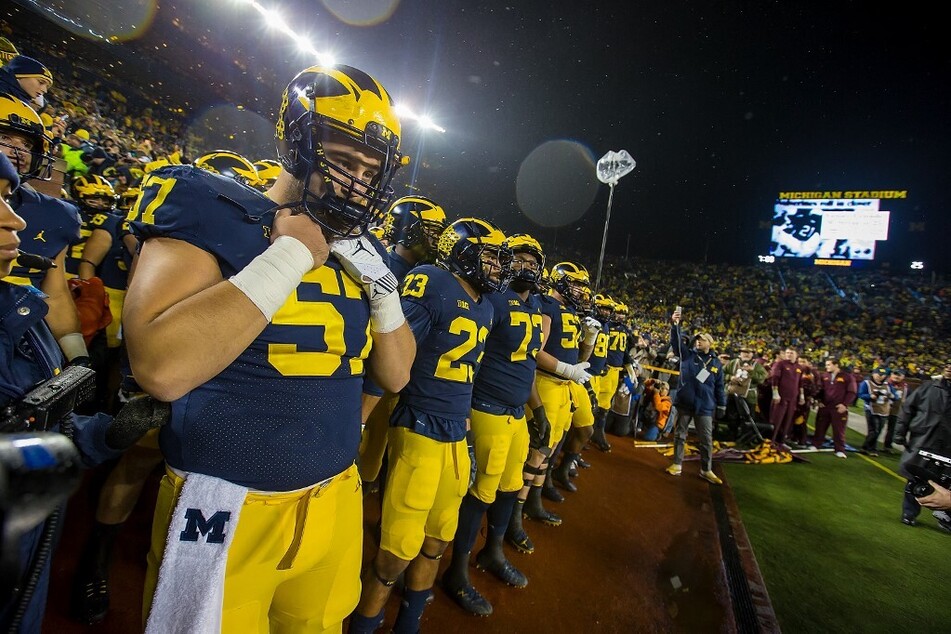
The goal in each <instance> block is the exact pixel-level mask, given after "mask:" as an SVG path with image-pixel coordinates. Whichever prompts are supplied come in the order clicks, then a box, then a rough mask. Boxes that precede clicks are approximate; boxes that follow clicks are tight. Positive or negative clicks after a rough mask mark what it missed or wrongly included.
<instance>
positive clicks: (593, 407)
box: [584, 381, 598, 413]
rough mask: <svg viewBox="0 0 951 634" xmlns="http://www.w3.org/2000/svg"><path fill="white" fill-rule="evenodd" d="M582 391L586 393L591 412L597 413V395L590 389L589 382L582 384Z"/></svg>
mask: <svg viewBox="0 0 951 634" xmlns="http://www.w3.org/2000/svg"><path fill="white" fill-rule="evenodd" d="M584 389H585V390H587V392H588V400H589V401H591V411H592V412H595V413H597V411H598V394H597V392H595V391H594V388H593V387H591V382H590V381H587V382H585V384H584Z"/></svg>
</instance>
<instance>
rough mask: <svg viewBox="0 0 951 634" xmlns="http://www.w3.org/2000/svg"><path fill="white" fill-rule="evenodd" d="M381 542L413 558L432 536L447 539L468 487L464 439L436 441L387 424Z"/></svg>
mask: <svg viewBox="0 0 951 634" xmlns="http://www.w3.org/2000/svg"><path fill="white" fill-rule="evenodd" d="M388 441H389V449H388V452H389V453H388V454H387V456H388V461H389V462H388V469H389V476H388V477H387V480H386V490H385V492H384V494H383V523H382V527H381V535H380V548H381V549H383V550H385V551H387V552H389V553H392V554H393V555H396V556H397V557H399V558H400V559H403V560H405V561H412V560H413V559H415V558H416V555H418V554H419V551H420V549H421V548H422V547H423V540H424V539H425V538H426V537H432V538H434V539H438V540H441V541H444V542H451V541H452V538H453V537H454V536H455V534H456V526H457V525H458V524H459V505H460V504H461V503H462V498H463V496H464V495H465V494H466V490H467V489H468V488H469V468H470V462H469V451H468V449H467V447H466V441H465V440H460V441H457V442H439V441H438V440H433V439H432V438H427V437H425V436H420V435H419V434H417V433H414V432H412V431H410V430H409V429H407V428H406V427H390V433H389V437H388Z"/></svg>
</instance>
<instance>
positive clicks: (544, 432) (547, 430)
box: [528, 405, 551, 449]
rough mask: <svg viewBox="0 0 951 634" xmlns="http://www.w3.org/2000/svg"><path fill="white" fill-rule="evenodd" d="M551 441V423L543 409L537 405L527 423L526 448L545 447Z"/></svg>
mask: <svg viewBox="0 0 951 634" xmlns="http://www.w3.org/2000/svg"><path fill="white" fill-rule="evenodd" d="M550 440H551V423H550V422H549V420H548V414H547V412H545V407H544V406H543V405H539V406H538V407H536V408H535V409H533V410H532V420H530V421H528V446H529V447H531V448H532V449H540V448H542V447H547V446H548V442H549V441H550Z"/></svg>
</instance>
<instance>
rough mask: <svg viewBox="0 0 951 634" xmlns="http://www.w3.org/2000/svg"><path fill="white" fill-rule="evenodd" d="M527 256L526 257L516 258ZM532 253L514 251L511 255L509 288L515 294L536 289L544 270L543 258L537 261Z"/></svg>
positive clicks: (536, 256) (536, 257)
mask: <svg viewBox="0 0 951 634" xmlns="http://www.w3.org/2000/svg"><path fill="white" fill-rule="evenodd" d="M519 255H521V256H528V257H521V258H520V257H518V256H519ZM538 255H539V254H537V253H535V252H534V251H516V252H514V253H513V254H512V281H511V282H510V283H509V286H511V287H512V290H513V291H515V292H516V293H524V292H525V291H530V290H532V289H533V288H536V287H537V286H538V284H539V282H540V281H541V279H542V271H544V269H545V258H544V256H542V258H541V260H539V258H538Z"/></svg>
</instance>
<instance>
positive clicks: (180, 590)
mask: <svg viewBox="0 0 951 634" xmlns="http://www.w3.org/2000/svg"><path fill="white" fill-rule="evenodd" d="M247 494H248V489H247V488H245V487H241V486H238V485H236V484H233V483H231V482H228V481H226V480H220V479H218V478H213V477H211V476H208V475H204V474H201V473H189V474H188V476H187V477H186V478H185V485H184V486H183V487H182V492H181V494H180V495H179V496H178V503H177V504H176V505H175V513H174V515H173V516H172V521H171V523H170V524H169V526H168V536H167V537H166V539H165V554H164V555H163V556H162V566H161V568H159V576H158V586H157V587H156V589H155V596H154V598H153V600H152V609H151V612H150V613H149V620H148V623H147V625H146V628H145V631H146V634H218V632H220V631H221V607H222V604H223V601H224V578H225V567H226V566H227V563H228V549H229V548H230V546H231V540H232V539H233V538H234V532H235V528H236V527H237V525H238V516H239V515H240V513H241V507H242V506H243V505H244V499H245V497H246V496H247Z"/></svg>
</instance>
